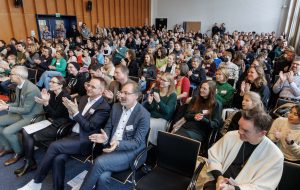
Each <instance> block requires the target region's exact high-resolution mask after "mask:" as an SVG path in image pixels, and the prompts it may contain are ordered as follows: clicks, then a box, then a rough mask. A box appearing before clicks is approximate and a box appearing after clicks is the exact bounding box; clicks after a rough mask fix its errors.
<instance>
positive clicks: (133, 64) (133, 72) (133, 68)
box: [121, 49, 139, 77]
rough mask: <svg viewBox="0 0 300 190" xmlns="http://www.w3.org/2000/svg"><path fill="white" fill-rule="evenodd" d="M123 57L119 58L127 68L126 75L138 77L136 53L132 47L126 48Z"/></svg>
mask: <svg viewBox="0 0 300 190" xmlns="http://www.w3.org/2000/svg"><path fill="white" fill-rule="evenodd" d="M125 57H126V58H125V59H122V60H121V64H123V65H125V66H127V67H128V69H129V74H128V76H133V77H138V75H139V63H138V62H137V61H136V54H135V50H134V49H128V50H127V52H126V53H125Z"/></svg>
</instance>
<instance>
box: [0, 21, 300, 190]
mask: <svg viewBox="0 0 300 190" xmlns="http://www.w3.org/2000/svg"><path fill="white" fill-rule="evenodd" d="M66 36H67V37H66ZM0 74H1V85H0V93H1V94H2V95H3V96H2V97H4V96H9V97H10V98H11V101H12V103H7V102H4V101H2V100H1V103H0V110H1V111H2V112H1V114H2V116H0V147H1V149H0V157H2V156H4V155H6V154H12V153H13V156H12V157H11V158H9V159H8V160H6V161H5V162H4V164H5V165H6V166H8V165H11V164H14V163H16V162H18V161H19V160H20V159H21V158H23V157H24V156H25V162H24V165H23V166H22V167H21V168H19V169H17V170H16V171H15V174H16V175H17V176H19V177H20V176H23V175H25V174H26V173H27V172H29V171H31V170H35V169H36V168H38V170H37V174H36V176H35V178H34V179H33V180H32V181H30V182H29V184H27V185H26V186H25V187H23V188H21V189H40V188H41V183H42V181H43V179H44V178H45V177H46V175H47V173H48V171H49V170H50V169H51V165H52V164H53V166H52V169H53V170H54V171H53V174H52V175H53V178H54V180H53V182H54V184H53V185H54V189H62V188H63V186H64V180H63V179H64V172H63V171H61V170H62V169H63V167H62V166H64V162H65V161H66V160H67V158H68V157H69V156H70V155H74V154H84V155H89V154H91V152H90V151H88V150H91V147H92V145H93V143H99V144H102V145H103V147H102V148H103V152H104V153H103V155H100V156H99V157H98V158H96V161H95V162H94V164H93V166H92V167H91V169H90V170H89V172H88V174H87V176H86V178H85V180H84V182H83V184H82V186H81V189H91V188H93V187H94V186H96V187H98V186H103V187H105V188H107V189H109V183H108V182H107V179H108V177H109V176H110V175H111V172H112V171H114V170H115V169H116V168H119V170H121V169H126V168H128V167H129V166H130V163H131V161H132V160H133V159H134V157H135V156H136V155H137V154H138V153H139V152H140V151H141V150H142V148H144V147H145V146H146V143H147V141H149V143H151V144H152V145H153V146H154V148H155V146H156V145H157V133H158V131H159V130H163V131H168V132H171V131H172V133H175V134H178V135H181V136H185V137H188V138H191V139H194V140H197V141H200V142H202V143H206V142H207V141H208V138H209V136H210V134H211V133H212V132H213V131H217V133H218V135H217V136H218V139H219V138H221V137H223V136H224V137H223V138H222V140H220V142H218V143H217V144H216V145H215V146H213V147H212V148H211V149H209V150H208V148H209V147H205V148H206V150H203V152H208V156H209V157H210V156H213V159H212V160H211V162H216V160H218V159H219V160H220V159H223V158H219V156H220V155H219V154H217V153H216V151H218V148H220V147H222V146H225V144H226V142H225V140H226V139H227V140H229V141H230V139H231V140H232V141H235V140H236V135H237V133H235V132H234V131H237V130H238V131H239V133H240V135H241V136H243V135H244V136H245V139H246V140H245V139H244V141H247V142H248V143H243V144H242V143H240V142H239V141H238V140H236V141H237V142H236V143H237V144H239V143H240V146H242V147H243V152H242V153H240V152H241V151H240V152H239V149H234V148H235V147H234V146H235V145H232V143H231V144H230V143H228V144H226V146H233V149H234V150H235V151H237V152H238V153H237V158H236V159H235V156H233V158H232V160H231V162H232V161H233V163H234V164H238V163H240V162H242V165H244V164H245V162H246V161H247V160H248V159H249V162H250V163H251V162H254V161H253V160H252V159H250V156H251V154H252V153H253V154H257V153H256V152H254V150H255V149H256V148H257V144H256V145H255V146H253V143H252V142H256V141H254V140H253V139H250V140H249V136H247V135H249V134H247V132H249V131H250V132H251V130H249V129H244V128H243V127H241V126H244V125H245V126H246V124H247V122H248V121H249V120H251V121H252V120H253V122H254V124H256V122H259V121H260V120H261V121H264V122H262V124H263V125H265V126H260V125H262V124H259V126H258V127H257V126H256V127H257V129H256V130H258V131H261V133H260V134H261V136H260V137H261V138H262V136H267V137H268V138H269V139H268V140H271V141H273V142H274V143H275V144H276V145H277V146H278V148H279V149H280V150H281V154H283V156H284V159H285V160H288V161H291V162H295V163H298V164H300V144H299V143H300V106H299V104H298V103H299V102H300V78H299V77H300V56H297V55H296V53H295V50H294V48H293V47H292V46H289V45H288V43H287V40H286V39H285V35H277V34H276V33H275V32H271V33H260V34H259V33H256V32H254V31H253V32H244V31H233V32H232V33H229V32H227V31H226V28H225V24H224V23H223V24H222V25H221V26H220V27H218V25H217V24H215V25H214V26H213V28H212V35H211V36H209V35H207V34H202V33H200V32H185V31H184V30H183V28H182V27H181V26H180V25H176V27H175V28H174V29H173V30H166V29H165V28H160V29H155V28H154V27H150V26H144V27H131V28H101V27H99V26H97V28H96V33H95V34H93V33H92V32H91V30H90V29H89V28H87V26H86V24H84V23H83V24H82V25H81V26H80V27H79V29H77V26H75V25H73V26H72V28H71V29H70V32H68V34H67V33H66V30H65V29H64V26H62V27H61V31H57V35H56V36H52V34H51V32H49V30H48V28H47V27H45V28H44V30H43V31H42V32H41V39H40V40H39V41H38V40H37V39H36V38H34V37H28V38H26V40H23V39H15V38H12V39H11V40H10V42H7V43H6V42H5V41H4V40H0ZM12 94H15V100H13V96H12ZM278 99H281V100H285V101H289V102H293V103H294V105H293V106H292V107H291V109H290V112H289V113H288V115H287V117H279V118H274V115H272V116H273V119H275V120H274V122H273V124H272V122H271V120H270V116H269V115H271V114H272V111H273V110H274V109H275V108H277V107H278V106H279V105H278V104H277V102H278V101H277V100H278ZM146 110H147V111H146ZM227 110H233V111H231V112H232V113H231V114H229V116H228V117H225V118H224V117H223V118H222V115H224V114H222V112H223V113H224V112H226V111H227ZM41 113H43V114H46V117H47V119H48V120H49V121H51V123H52V124H51V125H50V126H49V127H47V128H44V129H41V130H39V131H37V132H35V133H32V134H31V133H29V132H28V131H26V130H25V129H24V126H28V125H30V121H31V119H32V118H33V117H34V115H36V114H41ZM133 114H134V116H133ZM131 115H132V117H131ZM225 115H226V114H225ZM252 118H254V119H252ZM269 120H270V122H268V121H269ZM38 122H40V121H38ZM68 122H71V123H72V122H73V124H74V127H72V128H71V130H70V132H69V133H68V134H67V136H66V137H64V138H63V139H57V136H56V135H57V131H58V129H59V126H62V125H65V124H66V123H68ZM245 123H246V124H245ZM241 128H242V129H241ZM100 129H101V132H100ZM269 129H270V130H269ZM148 130H150V132H147V131H148ZM247 130H248V131H247ZM19 132H21V133H22V142H20V140H19V139H18V137H17V135H18V133H19ZM99 132H100V133H99ZM250 132H249V133H250ZM147 138H148V139H147ZM247 138H248V140H247ZM261 138H258V139H260V140H261ZM145 139H146V140H145ZM216 140H217V139H216ZM242 140H243V139H242ZM251 140H252V141H251ZM45 141H47V142H52V143H51V144H50V145H49V147H48V150H47V152H46V154H45V157H44V159H43V161H42V162H41V163H37V162H36V161H35V158H34V145H35V143H36V142H45ZM262 142H264V143H266V144H268V143H267V142H268V141H267V140H265V139H263V140H262ZM254 144H255V143H254ZM170 146H172V145H170ZM265 147H268V149H267V150H266V151H265V153H264V154H263V155H265V156H266V157H270V156H277V157H280V153H277V152H276V151H275V152H276V154H275V153H274V154H272V155H271V154H269V155H268V154H267V153H270V152H272V150H273V148H274V147H273V146H272V145H265ZM227 151H229V150H227ZM245 152H246V157H245V155H244V153H245ZM215 154H216V155H215ZM239 157H241V158H242V161H240V160H238V158H239ZM234 159H235V160H234ZM245 159H246V161H245ZM120 160H122V162H119V161H120ZM265 160H268V161H269V162H271V163H273V162H274V164H278V163H279V162H280V161H278V160H277V161H278V162H277V161H275V160H273V161H270V160H272V158H266V159H265ZM224 162H225V163H226V164H227V166H225V167H226V168H225V169H224V168H223V169H220V168H218V167H216V168H214V167H213V164H212V165H209V168H208V169H209V171H211V172H212V175H213V176H214V178H215V181H214V182H213V185H212V184H210V183H206V184H205V185H204V189H214V188H216V186H217V188H220V189H232V187H233V189H240V188H242V187H243V186H238V185H233V184H232V183H228V181H226V180H225V179H226V177H228V176H231V175H232V176H235V177H236V176H240V174H241V175H244V174H243V170H242V169H243V167H242V168H239V167H233V166H232V165H230V164H229V163H227V160H224ZM231 162H230V163H231ZM116 163H118V164H116ZM262 163H265V162H262ZM262 163H258V165H257V166H256V168H255V171H256V170H257V171H258V170H259V166H261V165H260V164H262ZM209 164H211V163H209ZM246 166H247V165H246ZM247 167H249V166H247ZM228 168H229V169H228ZM241 170H242V171H241ZM251 171H253V168H252V170H251ZM220 172H221V173H220ZM253 172H254V171H253ZM277 172H279V173H280V169H278V170H277ZM281 172H282V171H281ZM258 173H259V172H258ZM222 175H223V176H225V177H223V176H222ZM249 175H250V174H249ZM251 175H253V176H254V175H255V174H254V173H253V174H251ZM99 176H100V177H99ZM271 176H272V175H271V174H270V175H266V177H271ZM220 177H221V178H220ZM249 178H250V177H249ZM275 178H276V177H275ZM241 179H242V180H241ZM264 179H265V178H264ZM279 179H280V178H279ZM224 180H225V181H226V183H225V182H224ZM243 180H244V181H243ZM245 180H246V181H247V180H248V179H247V177H245V176H243V177H239V178H237V181H238V182H241V183H242V182H245ZM265 180H266V181H267V180H270V179H265ZM261 181H262V180H261ZM261 181H259V182H257V183H258V186H259V183H262V182H261ZM275 183H276V182H275ZM224 184H226V185H228V184H229V185H228V187H227V186H226V185H224ZM262 186H263V185H262ZM271 186H272V185H271ZM275 187H276V184H275Z"/></svg>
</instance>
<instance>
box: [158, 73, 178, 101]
mask: <svg viewBox="0 0 300 190" xmlns="http://www.w3.org/2000/svg"><path fill="white" fill-rule="evenodd" d="M161 77H165V78H166V79H167V81H168V82H169V83H170V86H169V89H168V93H167V96H170V95H171V94H172V93H173V92H175V80H174V76H173V75H172V74H171V73H164V74H162V76H161Z"/></svg>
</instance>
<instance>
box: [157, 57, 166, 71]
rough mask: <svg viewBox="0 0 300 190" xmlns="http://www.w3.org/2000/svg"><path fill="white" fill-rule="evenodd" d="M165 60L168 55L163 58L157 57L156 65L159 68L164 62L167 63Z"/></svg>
mask: <svg viewBox="0 0 300 190" xmlns="http://www.w3.org/2000/svg"><path fill="white" fill-rule="evenodd" d="M167 61H168V57H165V58H164V59H159V58H156V61H155V62H156V67H157V68H158V69H159V68H161V67H162V66H164V65H165V64H167Z"/></svg>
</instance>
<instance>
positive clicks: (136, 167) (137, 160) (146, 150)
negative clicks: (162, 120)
mask: <svg viewBox="0 0 300 190" xmlns="http://www.w3.org/2000/svg"><path fill="white" fill-rule="evenodd" d="M152 147H153V146H152V145H149V146H148V147H146V148H145V149H144V150H143V151H142V152H141V153H140V154H139V155H137V157H136V158H135V160H134V162H133V165H132V166H131V169H132V176H131V178H132V183H133V187H134V188H135V187H136V185H137V183H136V181H135V176H136V171H137V169H138V168H139V166H141V165H142V164H141V163H140V160H141V158H143V156H145V154H146V153H147V152H148V151H149V150H150V149H151V148H152ZM143 164H144V163H143Z"/></svg>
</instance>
